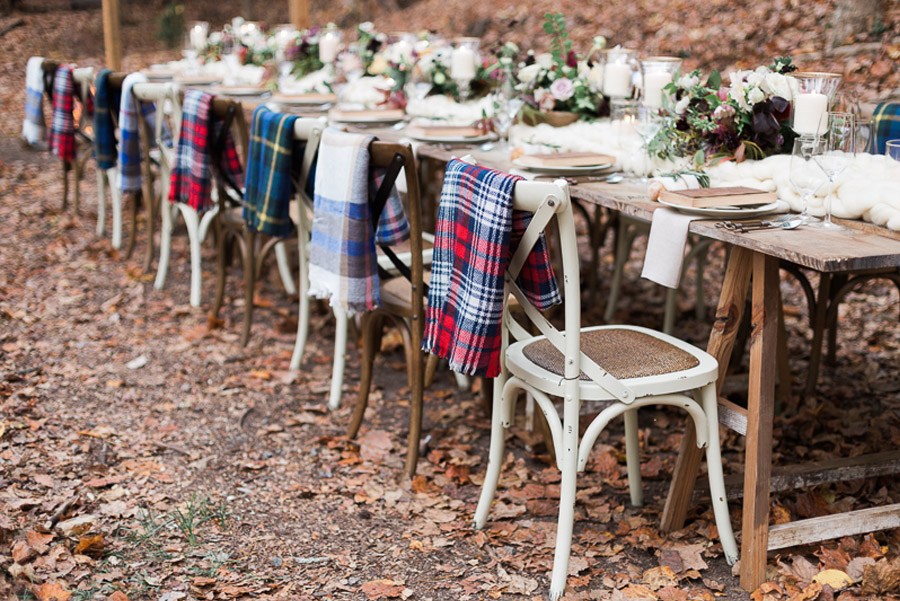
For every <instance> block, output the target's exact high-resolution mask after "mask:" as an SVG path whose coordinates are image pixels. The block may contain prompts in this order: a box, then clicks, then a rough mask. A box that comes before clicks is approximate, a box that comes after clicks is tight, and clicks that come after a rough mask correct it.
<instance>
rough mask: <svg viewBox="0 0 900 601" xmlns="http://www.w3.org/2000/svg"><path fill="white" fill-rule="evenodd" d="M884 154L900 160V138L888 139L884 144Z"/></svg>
mask: <svg viewBox="0 0 900 601" xmlns="http://www.w3.org/2000/svg"><path fill="white" fill-rule="evenodd" d="M884 154H885V156H889V157H891V158H892V159H894V160H895V161H900V140H888V141H887V142H886V143H885V145H884Z"/></svg>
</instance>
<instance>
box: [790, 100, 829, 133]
mask: <svg viewBox="0 0 900 601" xmlns="http://www.w3.org/2000/svg"><path fill="white" fill-rule="evenodd" d="M827 124H828V97H827V96H826V95H825V94H819V93H816V92H810V93H808V94H798V95H797V97H796V98H795V99H794V131H795V132H797V133H798V134H800V135H804V134H806V135H820V134H823V133H825V127H826V125H827Z"/></svg>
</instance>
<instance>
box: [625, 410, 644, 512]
mask: <svg viewBox="0 0 900 601" xmlns="http://www.w3.org/2000/svg"><path fill="white" fill-rule="evenodd" d="M624 417H625V462H626V464H627V465H628V492H629V493H631V504H632V505H633V506H635V507H643V505H644V491H643V488H642V486H641V445H640V439H639V437H638V410H637V409H631V410H630V411H626V412H625V416H624Z"/></svg>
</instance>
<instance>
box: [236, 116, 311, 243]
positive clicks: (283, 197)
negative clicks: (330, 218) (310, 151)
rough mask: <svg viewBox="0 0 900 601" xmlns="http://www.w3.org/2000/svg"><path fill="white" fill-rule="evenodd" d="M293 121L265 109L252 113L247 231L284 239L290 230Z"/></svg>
mask: <svg viewBox="0 0 900 601" xmlns="http://www.w3.org/2000/svg"><path fill="white" fill-rule="evenodd" d="M296 120H297V116H296V115H286V114H284V113H276V112H274V111H272V110H270V109H269V108H268V107H266V106H265V105H261V106H258V107H257V108H256V110H254V111H253V120H252V121H251V124H250V150H249V153H248V155H249V156H248V159H247V190H246V192H245V193H244V221H245V222H246V223H247V227H249V228H250V229H251V230H254V231H258V232H262V233H264V234H267V235H269V236H280V237H284V236H288V235H290V233H291V232H292V231H293V230H294V224H293V222H292V221H291V216H290V204H291V198H292V197H293V193H294V185H293V178H292V175H293V173H292V163H293V160H292V159H293V153H294V150H295V149H294V122H295V121H296ZM300 152H301V155H302V150H301V151H300Z"/></svg>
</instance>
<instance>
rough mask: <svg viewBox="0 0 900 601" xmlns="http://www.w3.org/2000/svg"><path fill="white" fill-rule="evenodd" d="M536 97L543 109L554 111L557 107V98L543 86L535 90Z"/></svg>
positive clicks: (539, 106) (540, 107)
mask: <svg viewBox="0 0 900 601" xmlns="http://www.w3.org/2000/svg"><path fill="white" fill-rule="evenodd" d="M534 99H535V101H536V102H537V103H538V108H539V109H541V110H542V111H552V110H553V109H554V108H556V98H554V97H553V94H551V93H550V92H548V91H547V90H545V89H543V88H538V89H537V90H535V91H534Z"/></svg>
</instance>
